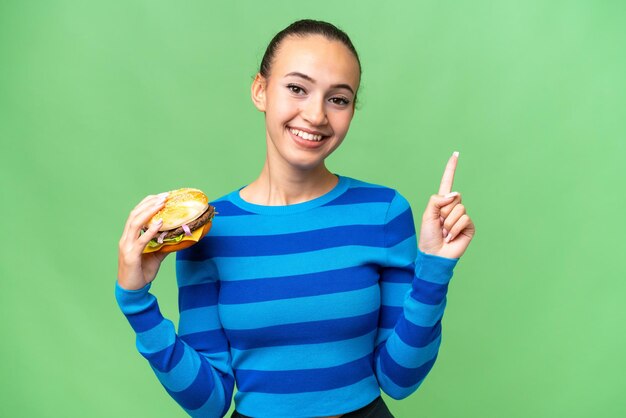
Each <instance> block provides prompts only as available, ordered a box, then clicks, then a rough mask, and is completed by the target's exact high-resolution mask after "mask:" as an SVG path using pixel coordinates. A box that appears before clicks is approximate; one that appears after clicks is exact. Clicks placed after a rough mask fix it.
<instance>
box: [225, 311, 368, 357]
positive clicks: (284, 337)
mask: <svg viewBox="0 0 626 418" xmlns="http://www.w3.org/2000/svg"><path fill="white" fill-rule="evenodd" d="M377 321H378V311H373V312H370V313H368V314H365V315H359V316H354V317H350V318H341V319H329V320H322V321H311V322H304V323H295V324H286V325H273V326H269V327H263V328H252V329H246V330H232V329H226V330H225V332H226V336H227V337H228V340H229V342H230V346H231V347H233V348H236V349H239V350H248V349H252V348H260V347H273V346H284V345H295V344H318V343H328V342H332V341H342V340H347V339H350V338H356V337H360V336H362V335H365V334H367V333H369V332H372V331H373V330H375V329H376V325H377Z"/></svg>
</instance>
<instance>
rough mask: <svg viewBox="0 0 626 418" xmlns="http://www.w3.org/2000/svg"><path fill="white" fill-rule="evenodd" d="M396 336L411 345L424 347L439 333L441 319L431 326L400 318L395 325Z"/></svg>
mask: <svg viewBox="0 0 626 418" xmlns="http://www.w3.org/2000/svg"><path fill="white" fill-rule="evenodd" d="M396 333H397V334H398V337H400V339H401V340H402V341H403V342H404V343H405V344H407V345H410V346H411V347H425V346H427V345H428V344H430V343H431V342H433V341H434V340H436V339H437V338H438V337H439V336H440V335H441V321H437V323H436V324H435V325H434V326H432V327H421V326H419V325H415V324H414V323H412V322H410V321H407V320H406V318H404V317H403V318H402V319H401V320H400V321H398V326H397V327H396Z"/></svg>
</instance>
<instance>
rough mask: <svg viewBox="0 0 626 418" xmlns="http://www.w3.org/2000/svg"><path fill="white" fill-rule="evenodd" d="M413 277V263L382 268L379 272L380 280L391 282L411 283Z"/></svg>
mask: <svg viewBox="0 0 626 418" xmlns="http://www.w3.org/2000/svg"><path fill="white" fill-rule="evenodd" d="M413 277H415V263H410V264H407V265H406V266H402V267H395V268H386V269H382V270H381V274H380V280H382V281H383V282H392V283H411V281H412V280H413Z"/></svg>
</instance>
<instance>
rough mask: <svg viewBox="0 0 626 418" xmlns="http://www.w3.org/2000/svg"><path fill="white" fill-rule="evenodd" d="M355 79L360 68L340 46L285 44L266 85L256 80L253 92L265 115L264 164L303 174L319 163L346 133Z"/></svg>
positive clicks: (310, 40)
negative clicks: (281, 165)
mask: <svg viewBox="0 0 626 418" xmlns="http://www.w3.org/2000/svg"><path fill="white" fill-rule="evenodd" d="M359 78H360V75H359V64H358V62H357V60H356V58H355V56H354V55H353V54H352V52H351V51H350V50H349V49H348V48H347V47H346V46H344V45H343V44H342V43H341V42H339V41H332V40H328V39H326V38H324V37H323V36H319V35H311V36H307V37H304V38H298V37H287V38H285V39H284V40H283V41H282V43H281V44H280V46H279V48H278V50H277V51H276V55H275V56H274V61H273V63H272V66H271V74H270V75H269V77H268V79H264V78H263V77H262V76H260V75H257V78H256V79H255V81H254V83H253V86H252V98H253V101H254V103H255V105H256V107H257V108H258V109H259V110H261V111H263V112H265V125H266V136H267V146H268V158H270V159H272V160H273V161H277V159H280V160H282V161H284V162H286V163H288V164H289V165H290V166H292V167H295V168H298V169H303V170H310V169H312V168H315V167H317V166H318V165H319V164H320V163H322V162H323V161H324V159H325V158H326V157H327V156H328V155H330V154H331V153H332V152H333V151H334V150H335V149H336V148H337V147H338V146H339V145H340V144H341V142H342V141H343V139H344V137H345V136H346V134H347V133H348V128H349V127H350V121H351V120H352V116H353V115H354V98H355V93H356V92H357V89H358V87H359V81H360V80H359ZM271 162H272V161H270V163H271ZM277 162H278V161H277Z"/></svg>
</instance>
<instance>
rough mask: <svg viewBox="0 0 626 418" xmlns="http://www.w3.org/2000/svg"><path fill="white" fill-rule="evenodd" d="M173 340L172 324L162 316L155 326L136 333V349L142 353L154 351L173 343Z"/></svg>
mask: <svg viewBox="0 0 626 418" xmlns="http://www.w3.org/2000/svg"><path fill="white" fill-rule="evenodd" d="M175 340H176V330H175V329H174V324H173V323H172V321H170V320H169V319H165V318H164V319H163V320H162V321H161V323H160V324H159V325H157V326H156V327H153V328H150V329H149V330H147V331H144V332H139V333H137V349H138V350H139V351H140V352H141V353H144V354H145V353H154V352H156V351H161V350H163V349H164V348H166V347H169V346H170V345H172V344H174V341H175Z"/></svg>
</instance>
